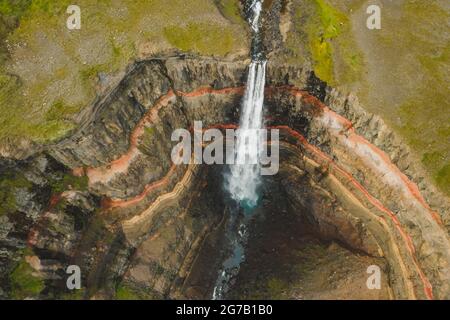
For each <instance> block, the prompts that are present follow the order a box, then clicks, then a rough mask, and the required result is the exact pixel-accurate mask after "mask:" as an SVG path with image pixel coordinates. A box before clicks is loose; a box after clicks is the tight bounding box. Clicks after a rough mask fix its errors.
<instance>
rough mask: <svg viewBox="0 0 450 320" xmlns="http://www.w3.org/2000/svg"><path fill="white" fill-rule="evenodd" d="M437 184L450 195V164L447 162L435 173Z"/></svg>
mask: <svg viewBox="0 0 450 320" xmlns="http://www.w3.org/2000/svg"><path fill="white" fill-rule="evenodd" d="M434 178H435V179H436V183H437V185H438V186H439V187H440V188H441V189H442V191H444V192H445V193H447V194H448V195H450V164H446V165H445V166H443V167H442V168H441V169H440V170H439V171H437V172H436V173H435V175H434Z"/></svg>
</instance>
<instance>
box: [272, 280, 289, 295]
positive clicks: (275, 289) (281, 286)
mask: <svg viewBox="0 0 450 320" xmlns="http://www.w3.org/2000/svg"><path fill="white" fill-rule="evenodd" d="M286 288H288V284H287V283H286V282H284V281H282V280H280V279H278V278H271V279H269V281H267V292H268V296H269V297H270V298H269V299H271V300H279V299H282V298H283V292H284V291H285V290H286Z"/></svg>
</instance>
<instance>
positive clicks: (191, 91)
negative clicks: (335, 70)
mask: <svg viewBox="0 0 450 320" xmlns="http://www.w3.org/2000/svg"><path fill="white" fill-rule="evenodd" d="M246 68H247V62H246V61H220V60H215V59H210V58H203V57H191V56H181V57H166V58H164V57H161V58H157V59H156V58H155V59H150V60H145V61H141V62H138V63H136V64H135V65H133V66H132V67H131V68H130V69H129V71H128V73H127V75H126V76H125V77H124V79H123V80H122V81H121V82H120V84H119V85H118V86H117V88H116V89H114V90H113V91H112V92H111V93H110V94H109V95H108V96H106V97H105V98H104V99H103V100H102V101H100V102H98V103H97V104H95V105H93V106H92V108H91V109H89V110H87V111H86V112H85V114H83V115H82V117H83V123H82V125H81V126H80V128H79V130H78V131H77V132H75V133H74V134H73V135H71V136H70V137H68V138H67V139H64V140H62V141H60V142H58V143H56V144H54V145H52V146H50V147H48V148H46V150H45V151H43V152H40V153H38V154H36V155H34V156H32V157H30V158H28V159H26V160H21V161H13V160H4V161H3V163H2V168H4V169H3V172H2V174H3V175H9V176H11V178H10V179H13V178H14V179H16V180H19V179H20V180H22V184H21V185H12V186H11V189H12V190H14V191H15V193H16V194H15V197H16V200H17V202H18V204H19V205H18V206H17V209H16V210H14V211H9V212H8V213H7V214H5V215H2V217H1V218H2V229H1V234H0V236H1V238H0V239H1V247H2V249H1V252H2V255H1V260H2V264H1V265H2V270H1V274H2V277H3V279H2V283H5V284H7V285H4V286H3V287H2V291H1V294H2V296H3V297H4V298H7V297H9V295H10V294H14V293H15V292H16V291H17V290H18V288H16V287H15V286H17V284H15V283H14V277H11V268H13V266H14V265H16V264H17V262H18V261H19V264H20V263H27V267H28V266H29V268H30V270H29V271H30V273H31V274H32V275H34V276H36V277H38V278H39V279H43V280H42V283H40V285H41V286H42V288H40V289H42V290H40V291H39V292H40V293H39V297H42V298H45V297H64V296H65V295H68V294H70V292H68V290H67V288H66V279H67V276H66V268H67V266H68V265H78V266H79V267H80V269H81V270H82V273H81V274H82V284H83V287H84V289H83V290H82V293H81V294H82V296H83V297H84V298H114V297H115V295H116V294H117V293H118V292H119V293H120V291H121V290H122V291H124V290H132V292H136V294H137V295H139V296H141V297H146V298H181V297H182V298H210V296H211V290H212V286H213V285H214V279H215V278H216V277H217V272H218V269H219V268H218V266H219V264H220V261H221V259H222V258H223V256H224V254H226V251H227V249H226V247H223V246H222V247H221V243H223V242H224V240H223V237H224V229H225V228H226V227H225V226H226V225H227V221H228V220H229V219H230V217H229V210H228V209H227V208H228V203H227V202H228V201H229V200H228V199H227V197H226V196H225V195H224V190H223V182H222V180H223V166H220V165H213V166H209V165H197V164H189V165H178V166H176V165H174V164H172V162H171V158H170V154H171V149H172V147H173V144H174V143H173V142H172V141H171V140H170V137H171V132H172V131H173V130H174V129H176V128H186V129H191V128H192V126H193V121H194V120H201V121H203V124H204V126H206V127H208V128H218V129H221V130H224V129H226V128H235V127H236V126H237V123H238V119H239V106H240V101H241V99H242V94H243V91H244V87H243V86H244V82H245V75H246ZM265 92H266V93H265V106H266V114H265V119H266V120H265V121H266V126H267V127H268V128H277V129H279V130H280V140H281V141H280V161H279V163H280V170H279V173H278V174H277V175H274V176H267V177H264V190H263V200H262V204H261V207H260V208H259V209H258V210H259V211H261V213H260V214H258V217H259V218H255V220H258V219H261V217H265V218H264V219H266V220H270V219H274V220H277V222H272V223H270V224H269V225H265V223H262V222H261V221H259V222H258V221H255V223H254V226H253V227H254V228H255V230H254V231H253V232H252V236H251V237H252V239H251V241H250V242H249V246H250V248H249V249H248V250H250V251H249V252H248V255H249V257H251V256H252V254H253V255H256V256H259V255H258V254H257V252H259V251H261V250H262V252H264V255H266V256H267V259H271V258H270V255H271V249H269V251H267V250H268V248H264V246H266V245H267V243H266V241H267V240H265V238H266V237H271V232H273V235H272V236H274V237H277V234H278V237H282V236H286V235H280V234H279V232H278V233H277V228H283V226H282V225H281V226H280V225H279V224H284V228H286V229H287V231H286V232H287V233H288V235H289V237H290V238H289V240H287V241H286V242H285V243H284V244H283V246H288V248H283V249H280V248H274V249H273V250H276V251H278V250H281V251H284V253H281V252H277V253H276V254H280V255H282V258H283V259H287V260H288V261H289V254H290V252H289V246H290V245H292V246H293V247H296V248H297V247H298V246H300V247H301V246H302V244H303V245H304V246H305V247H307V246H313V248H314V246H322V247H323V246H325V249H323V248H322V250H323V251H324V252H323V253H322V255H323V256H321V257H316V258H317V259H325V258H326V257H327V256H329V255H336V257H337V258H335V259H332V262H331V263H330V265H329V266H328V267H329V268H330V269H334V268H340V267H342V266H345V269H347V272H344V274H341V275H340V276H339V277H338V278H336V279H334V280H333V279H332V280H330V282H331V284H332V285H335V286H338V285H339V283H347V285H348V286H349V288H350V289H351V290H353V291H354V292H340V291H339V290H338V289H336V288H335V289H331V293H330V291H328V293H325V292H324V289H323V288H321V287H320V286H319V285H316V286H315V285H314V282H313V283H311V284H310V286H305V287H304V288H303V289H301V290H300V291H299V292H296V291H295V290H294V289H292V290H293V291H292V297H295V295H301V296H305V297H320V296H321V295H323V294H328V295H329V296H330V297H332V296H333V294H332V292H333V291H332V290H337V291H336V297H353V298H365V297H370V295H371V294H373V293H372V292H368V291H367V292H366V293H365V292H364V290H363V289H362V290H361V292H360V293H358V291H357V290H356V287H355V286H364V284H365V281H364V280H362V279H364V277H365V275H364V273H363V274H361V270H363V271H365V269H366V265H367V266H369V265H379V266H381V268H382V274H383V281H384V290H382V291H379V292H378V293H377V294H378V295H379V297H380V298H401V299H415V298H419V299H445V298H449V297H450V296H449V295H450V287H449V283H450V281H449V277H450V270H449V268H450V265H449V263H450V242H449V236H448V232H449V225H450V221H449V215H448V213H449V212H450V211H449V204H448V201H447V200H446V198H445V197H444V196H442V195H441V194H440V193H439V192H438V191H437V190H435V189H434V188H433V185H432V184H431V183H429V182H427V180H426V179H425V178H423V176H421V174H420V168H418V167H417V166H415V164H414V163H413V162H411V161H410V159H409V153H408V149H407V147H405V145H404V144H403V143H402V142H401V141H400V140H399V139H398V138H397V137H396V136H395V135H394V134H393V133H392V132H391V131H390V130H389V128H388V127H387V126H386V125H385V124H384V123H383V121H382V120H381V119H380V118H379V117H377V116H375V115H372V114H370V113H368V112H366V111H365V110H364V108H363V107H362V106H360V105H359V103H358V100H357V99H356V98H355V97H354V96H352V95H344V94H342V93H340V92H337V91H336V90H334V89H333V88H330V87H327V86H326V84H325V83H323V82H321V81H320V80H319V79H317V78H316V77H315V75H314V73H312V72H311V71H309V70H306V69H297V68H293V67H290V66H289V65H272V64H271V63H270V61H269V64H268V70H267V85H266V91H265ZM19 176H20V178H19ZM6 200H7V199H5V201H6ZM266 220H265V221H266ZM271 226H273V230H272V229H271ZM253 237H254V239H253ZM258 237H259V238H258ZM274 241H276V240H274ZM258 243H259V245H258ZM324 244H326V245H324ZM327 248H328V249H327ZM252 250H253V251H254V252H253V253H252ZM316 251H320V250H318V249H317V250H313V249H311V252H310V255H311V257H308V256H305V257H304V258H305V259H306V260H308V261H309V262H311V261H314V259H315V256H316V255H317V254H318V252H316ZM304 254H305V253H304ZM22 259H23V261H22V262H20V261H21V260H22ZM254 259H262V258H261V257H254ZM306 260H305V261H306ZM253 263H256V262H253ZM272 263H273V262H272ZM247 264H248V265H247ZM251 264H252V259H251V258H249V259H248V261H247V262H246V264H245V265H244V266H243V270H242V273H243V274H242V275H240V277H242V278H243V279H241V280H240V277H238V278H237V280H236V283H235V284H234V285H235V286H236V290H235V291H233V290H231V293H230V294H231V295H232V294H235V295H236V296H245V295H246V294H248V290H250V289H249V288H246V285H245V282H248V281H250V280H249V279H245V273H246V272H247V273H249V272H250V271H249V270H251V268H255V266H254V265H253V266H252V265H251ZM300 264H301V263H300ZM362 267H364V268H362ZM274 268H276V267H275V266H274ZM361 268H362V269H361ZM246 269H248V270H247V271H246ZM305 272H306V273H308V272H309V273H310V274H307V275H306V276H311V277H317V276H318V275H317V274H316V275H313V273H314V271H313V270H309V271H308V270H306V271H305ZM322 272H323V273H324V274H327V272H328V273H329V272H330V270H322ZM13 274H14V273H13ZM247 277H251V275H247ZM333 282H334V283H333ZM358 282H360V283H358ZM361 282H362V283H361ZM124 288H125V289H124ZM130 288H131V289H130ZM30 294H31V293H30ZM340 295H342V296H340ZM367 295H369V296H367Z"/></svg>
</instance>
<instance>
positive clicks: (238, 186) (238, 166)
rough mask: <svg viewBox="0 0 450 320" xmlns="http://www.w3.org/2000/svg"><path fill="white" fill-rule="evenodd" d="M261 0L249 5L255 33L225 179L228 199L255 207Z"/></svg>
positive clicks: (261, 67) (260, 101) (261, 69)
mask: <svg viewBox="0 0 450 320" xmlns="http://www.w3.org/2000/svg"><path fill="white" fill-rule="evenodd" d="M261 10H262V1H258V0H254V1H253V2H252V4H251V6H250V12H249V18H248V20H249V23H250V25H251V27H252V29H253V32H254V44H253V52H252V62H251V64H250V67H249V72H248V77H247V86H246V91H245V96H244V100H243V103H242V115H241V119H240V124H239V130H238V135H237V147H236V153H235V162H234V163H235V164H234V165H232V166H231V169H230V174H229V176H228V177H227V189H228V191H229V193H230V195H231V197H232V198H233V199H234V200H236V201H237V202H239V203H240V204H241V205H243V206H245V207H254V206H255V205H256V203H257V201H258V193H257V190H258V187H259V185H260V184H261V179H260V169H261V168H260V161H259V153H260V150H259V140H258V139H259V136H258V132H259V129H262V127H263V102H264V86H265V71H266V61H265V59H264V58H262V53H261V52H260V50H258V46H259V44H258V42H259V39H258V38H259V17H260V14H261Z"/></svg>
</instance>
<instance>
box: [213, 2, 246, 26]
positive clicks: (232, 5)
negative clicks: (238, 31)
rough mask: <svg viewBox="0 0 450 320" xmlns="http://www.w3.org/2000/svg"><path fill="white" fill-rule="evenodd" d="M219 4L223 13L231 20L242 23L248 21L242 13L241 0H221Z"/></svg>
mask: <svg viewBox="0 0 450 320" xmlns="http://www.w3.org/2000/svg"><path fill="white" fill-rule="evenodd" d="M217 6H218V8H219V10H220V12H221V13H222V15H223V16H224V17H225V18H226V19H228V20H229V21H231V22H233V23H236V24H240V25H244V24H245V23H246V22H245V20H244V19H243V17H242V14H241V8H240V7H239V0H219V1H218V2H217Z"/></svg>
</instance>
